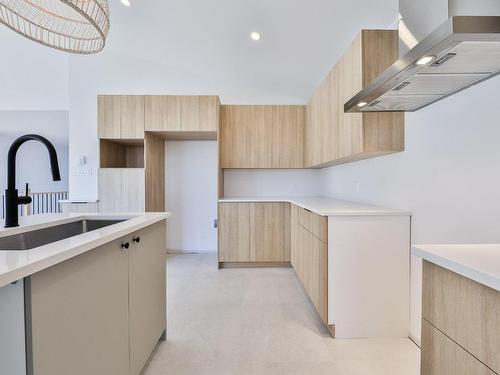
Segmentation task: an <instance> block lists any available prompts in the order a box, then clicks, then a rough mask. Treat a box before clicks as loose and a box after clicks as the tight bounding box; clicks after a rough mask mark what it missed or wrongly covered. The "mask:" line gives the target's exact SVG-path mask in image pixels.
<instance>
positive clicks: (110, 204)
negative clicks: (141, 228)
mask: <svg viewBox="0 0 500 375" xmlns="http://www.w3.org/2000/svg"><path fill="white" fill-rule="evenodd" d="M98 185H99V203H98V205H99V211H100V212H104V213H113V212H144V210H145V174H144V168H101V169H99V182H98Z"/></svg>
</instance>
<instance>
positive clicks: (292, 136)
mask: <svg viewBox="0 0 500 375" xmlns="http://www.w3.org/2000/svg"><path fill="white" fill-rule="evenodd" d="M305 112H306V111H305V107H304V106H301V105H295V106H274V108H273V124H272V130H273V137H272V167H273V168H303V167H304V127H305V126H304V124H305V120H306V117H305V116H306V114H305Z"/></svg>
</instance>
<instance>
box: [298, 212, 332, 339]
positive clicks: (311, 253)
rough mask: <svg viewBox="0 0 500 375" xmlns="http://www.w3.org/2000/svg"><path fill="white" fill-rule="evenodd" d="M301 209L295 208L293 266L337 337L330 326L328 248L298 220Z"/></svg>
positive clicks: (322, 317)
mask: <svg viewBox="0 0 500 375" xmlns="http://www.w3.org/2000/svg"><path fill="white" fill-rule="evenodd" d="M300 210H303V209H302V208H298V207H296V206H293V205H292V213H291V233H292V234H291V237H292V250H291V253H292V266H293V268H294V270H295V272H296V274H297V277H298V278H299V280H300V282H301V283H302V286H303V287H304V289H305V291H306V292H307V294H308V296H309V298H310V299H311V301H312V303H313V304H314V306H315V307H316V310H317V311H318V313H319V315H320V317H321V320H322V321H323V323H325V325H327V326H328V328H329V330H330V333H331V335H332V336H333V335H334V333H333V326H329V325H328V245H327V243H326V242H323V241H321V240H320V239H319V238H318V237H316V236H315V235H314V234H313V233H312V232H311V231H309V230H307V229H306V228H305V227H304V226H302V225H300V222H299V220H295V217H297V216H299V215H300V214H299V212H298V211H300ZM323 219H326V218H323Z"/></svg>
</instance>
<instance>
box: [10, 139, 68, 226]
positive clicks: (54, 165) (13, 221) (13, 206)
mask: <svg viewBox="0 0 500 375" xmlns="http://www.w3.org/2000/svg"><path fill="white" fill-rule="evenodd" d="M27 141H38V142H41V143H42V144H43V145H44V146H45V147H46V148H47V151H48V152H49V159H50V167H51V169H52V179H53V180H54V181H60V180H61V174H60V172H59V163H58V161H57V152H56V149H55V147H54V145H53V144H52V143H51V142H50V141H49V140H48V139H47V138H45V137H42V136H41V135H37V134H26V135H23V136H21V137H19V138H17V139H16V140H15V141H14V142H13V143H12V145H11V146H10V148H9V152H8V154H7V189H6V190H5V227H6V228H10V227H17V226H18V225H19V223H18V212H17V206H18V205H20V204H27V203H30V202H31V200H30V199H27V198H26V197H21V198H20V197H19V196H18V195H17V189H16V155H17V151H18V150H19V147H21V145H23V144H24V143H25V142H27ZM27 194H28V192H26V195H27Z"/></svg>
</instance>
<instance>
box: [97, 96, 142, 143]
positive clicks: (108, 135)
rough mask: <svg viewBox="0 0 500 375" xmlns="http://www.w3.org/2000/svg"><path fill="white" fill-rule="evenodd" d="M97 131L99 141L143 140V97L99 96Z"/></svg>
mask: <svg viewBox="0 0 500 375" xmlns="http://www.w3.org/2000/svg"><path fill="white" fill-rule="evenodd" d="M97 129H98V136H99V138H101V139H142V138H144V97H143V96H135V95H99V96H98V97H97Z"/></svg>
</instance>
